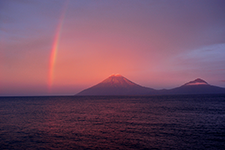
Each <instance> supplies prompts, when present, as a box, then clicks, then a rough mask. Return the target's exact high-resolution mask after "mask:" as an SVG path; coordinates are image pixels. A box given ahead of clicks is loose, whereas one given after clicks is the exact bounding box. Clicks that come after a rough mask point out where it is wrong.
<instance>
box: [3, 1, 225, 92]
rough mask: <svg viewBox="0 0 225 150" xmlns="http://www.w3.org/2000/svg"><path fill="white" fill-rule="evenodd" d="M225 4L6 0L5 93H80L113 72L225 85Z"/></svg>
mask: <svg viewBox="0 0 225 150" xmlns="http://www.w3.org/2000/svg"><path fill="white" fill-rule="evenodd" d="M224 8H225V1H224V0H123V1H121V0H95V1H88V0H84V1H83V0H82V1H76V0H68V1H62V0H1V1H0V96H1V95H2V96H4V95H64V94H65V95H70V94H75V93H77V92H79V91H81V90H83V89H84V88H87V87H90V86H92V85H94V84H97V83H98V82H101V81H102V80H104V79H105V78H107V77H108V76H110V75H111V74H113V73H120V74H121V75H123V76H125V77H126V78H128V79H130V80H131V81H133V82H135V83H137V84H140V85H143V86H146V87H151V88H155V89H162V88H174V87H177V86H180V85H182V84H184V83H186V82H188V81H190V80H194V79H196V78H202V79H204V80H206V81H207V82H208V83H209V84H212V85H217V86H221V87H225V82H224V80H225V19H224V18H225V9H224ZM63 9H65V10H66V12H65V17H64V18H62V19H60V16H61V15H62V13H63ZM59 23H62V28H60V30H59V31H60V32H59V33H60V37H59V39H58V42H57V46H58V49H57V55H56V57H55V61H54V73H53V74H54V76H52V82H53V83H52V86H51V87H50V88H51V89H50V90H49V85H48V82H49V81H48V80H49V79H48V73H49V69H50V68H49V63H50V55H51V51H52V47H53V45H54V42H55V41H54V39H55V36H56V33H57V31H58V30H57V26H58V25H59Z"/></svg>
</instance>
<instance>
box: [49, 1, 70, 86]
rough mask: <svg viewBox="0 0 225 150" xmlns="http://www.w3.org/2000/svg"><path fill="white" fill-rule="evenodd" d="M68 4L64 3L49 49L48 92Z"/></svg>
mask: <svg viewBox="0 0 225 150" xmlns="http://www.w3.org/2000/svg"><path fill="white" fill-rule="evenodd" d="M68 2H69V0H68V1H67V3H65V6H64V7H63V10H62V13H61V16H60V18H59V24H58V26H57V28H56V33H55V37H54V40H53V45H52V49H51V54H50V61H49V73H48V87H49V90H51V88H52V83H53V79H54V68H55V62H56V57H57V51H58V47H59V40H60V34H61V30H62V25H63V21H64V17H65V14H66V8H67V6H68Z"/></svg>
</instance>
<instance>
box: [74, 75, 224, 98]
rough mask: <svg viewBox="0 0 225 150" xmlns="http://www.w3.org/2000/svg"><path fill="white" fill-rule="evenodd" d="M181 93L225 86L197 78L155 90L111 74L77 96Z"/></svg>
mask: <svg viewBox="0 0 225 150" xmlns="http://www.w3.org/2000/svg"><path fill="white" fill-rule="evenodd" d="M177 94H179V95H181V94H225V88H221V87H217V86H213V85H210V84H208V83H207V82H206V81H204V80H202V79H200V78H197V79H196V80H194V81H190V82H188V83H185V84H184V85H182V86H180V87H177V88H174V89H169V90H165V89H164V90H155V89H152V88H147V87H143V86H140V85H138V84H136V83H134V82H132V81H130V80H128V79H127V78H125V77H123V76H121V75H119V74H116V75H111V76H110V77H108V78H107V79H105V80H104V81H102V82H101V83H99V84H97V85H95V86H92V87H90V88H88V89H85V90H83V91H81V92H80V93H78V94H77V95H78V96H91V95H177Z"/></svg>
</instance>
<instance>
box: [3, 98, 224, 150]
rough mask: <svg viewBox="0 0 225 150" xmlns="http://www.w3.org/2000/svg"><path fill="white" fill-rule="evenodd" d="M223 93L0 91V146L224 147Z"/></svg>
mask: <svg viewBox="0 0 225 150" xmlns="http://www.w3.org/2000/svg"><path fill="white" fill-rule="evenodd" d="M224 141H225V95H195V96H149V97H145V96H135V97H127V96H121V97H0V149H221V150H222V149H225V142H224Z"/></svg>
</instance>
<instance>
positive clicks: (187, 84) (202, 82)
mask: <svg viewBox="0 0 225 150" xmlns="http://www.w3.org/2000/svg"><path fill="white" fill-rule="evenodd" d="M189 85H209V84H208V83H207V82H206V81H204V80H202V79H200V78H197V79H195V80H194V81H190V82H188V83H186V84H185V86H189Z"/></svg>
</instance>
